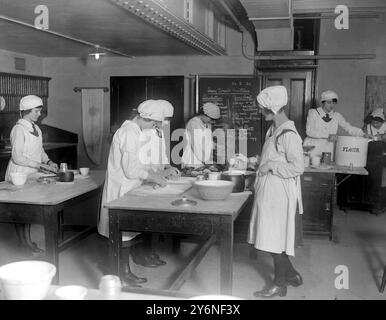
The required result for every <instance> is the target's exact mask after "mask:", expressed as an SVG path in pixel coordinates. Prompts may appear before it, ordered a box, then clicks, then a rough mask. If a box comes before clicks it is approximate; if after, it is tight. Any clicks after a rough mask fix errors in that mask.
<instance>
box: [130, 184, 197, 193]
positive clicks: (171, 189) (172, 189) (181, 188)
mask: <svg viewBox="0 0 386 320" xmlns="http://www.w3.org/2000/svg"><path fill="white" fill-rule="evenodd" d="M191 187H192V185H191V183H171V184H169V183H168V184H167V185H166V186H165V187H164V188H161V187H159V188H157V189H154V187H153V186H152V185H148V184H144V185H141V186H140V187H138V188H137V189H135V190H133V191H131V192H130V193H131V194H135V195H143V196H151V195H158V196H160V195H165V196H178V195H180V194H183V193H184V192H185V191H187V190H189V189H190V188H191Z"/></svg>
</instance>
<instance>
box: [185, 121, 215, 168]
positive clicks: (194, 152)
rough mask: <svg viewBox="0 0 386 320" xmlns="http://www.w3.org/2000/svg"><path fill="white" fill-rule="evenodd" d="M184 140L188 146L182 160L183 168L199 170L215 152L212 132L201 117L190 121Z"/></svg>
mask: <svg viewBox="0 0 386 320" xmlns="http://www.w3.org/2000/svg"><path fill="white" fill-rule="evenodd" d="M192 134H193V137H191V135H192ZM184 139H185V143H186V144H185V146H184V150H183V154H182V159H181V166H182V168H185V167H194V168H198V167H201V166H203V165H204V164H205V163H206V162H208V161H209V160H210V157H211V155H212V150H213V140H212V139H213V135H212V130H211V129H210V128H207V127H206V126H205V125H204V123H203V122H202V120H201V119H200V118H199V117H194V118H192V119H190V120H189V122H188V123H187V125H186V130H185V136H184ZM192 140H194V145H193V143H192Z"/></svg>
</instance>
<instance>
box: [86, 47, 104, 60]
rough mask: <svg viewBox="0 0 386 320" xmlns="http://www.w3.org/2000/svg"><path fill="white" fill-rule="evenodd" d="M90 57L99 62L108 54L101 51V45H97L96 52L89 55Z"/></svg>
mask: <svg viewBox="0 0 386 320" xmlns="http://www.w3.org/2000/svg"><path fill="white" fill-rule="evenodd" d="M88 55H89V56H94V58H95V60H99V58H100V56H104V55H106V53H105V52H100V51H99V45H96V46H95V52H93V53H89V54H88Z"/></svg>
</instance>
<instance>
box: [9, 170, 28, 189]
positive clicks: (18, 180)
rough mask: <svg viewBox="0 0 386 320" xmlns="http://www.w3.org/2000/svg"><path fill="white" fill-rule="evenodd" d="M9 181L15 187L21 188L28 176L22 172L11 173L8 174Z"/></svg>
mask: <svg viewBox="0 0 386 320" xmlns="http://www.w3.org/2000/svg"><path fill="white" fill-rule="evenodd" d="M10 176H11V181H12V183H13V184H14V185H15V186H22V185H24V184H25V182H26V181H27V177H28V175H27V174H26V173H23V172H12V173H10Z"/></svg>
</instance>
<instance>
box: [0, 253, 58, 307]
mask: <svg viewBox="0 0 386 320" xmlns="http://www.w3.org/2000/svg"><path fill="white" fill-rule="evenodd" d="M55 273H56V267H55V266H54V265H53V264H51V263H48V262H45V261H34V260H29V261H28V260H27V261H19V262H13V263H9V264H6V265H4V266H2V267H1V268H0V282H1V288H2V291H3V299H6V300H42V299H44V298H45V296H46V295H47V292H48V289H49V288H50V284H51V281H52V278H53V277H54V276H55Z"/></svg>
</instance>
